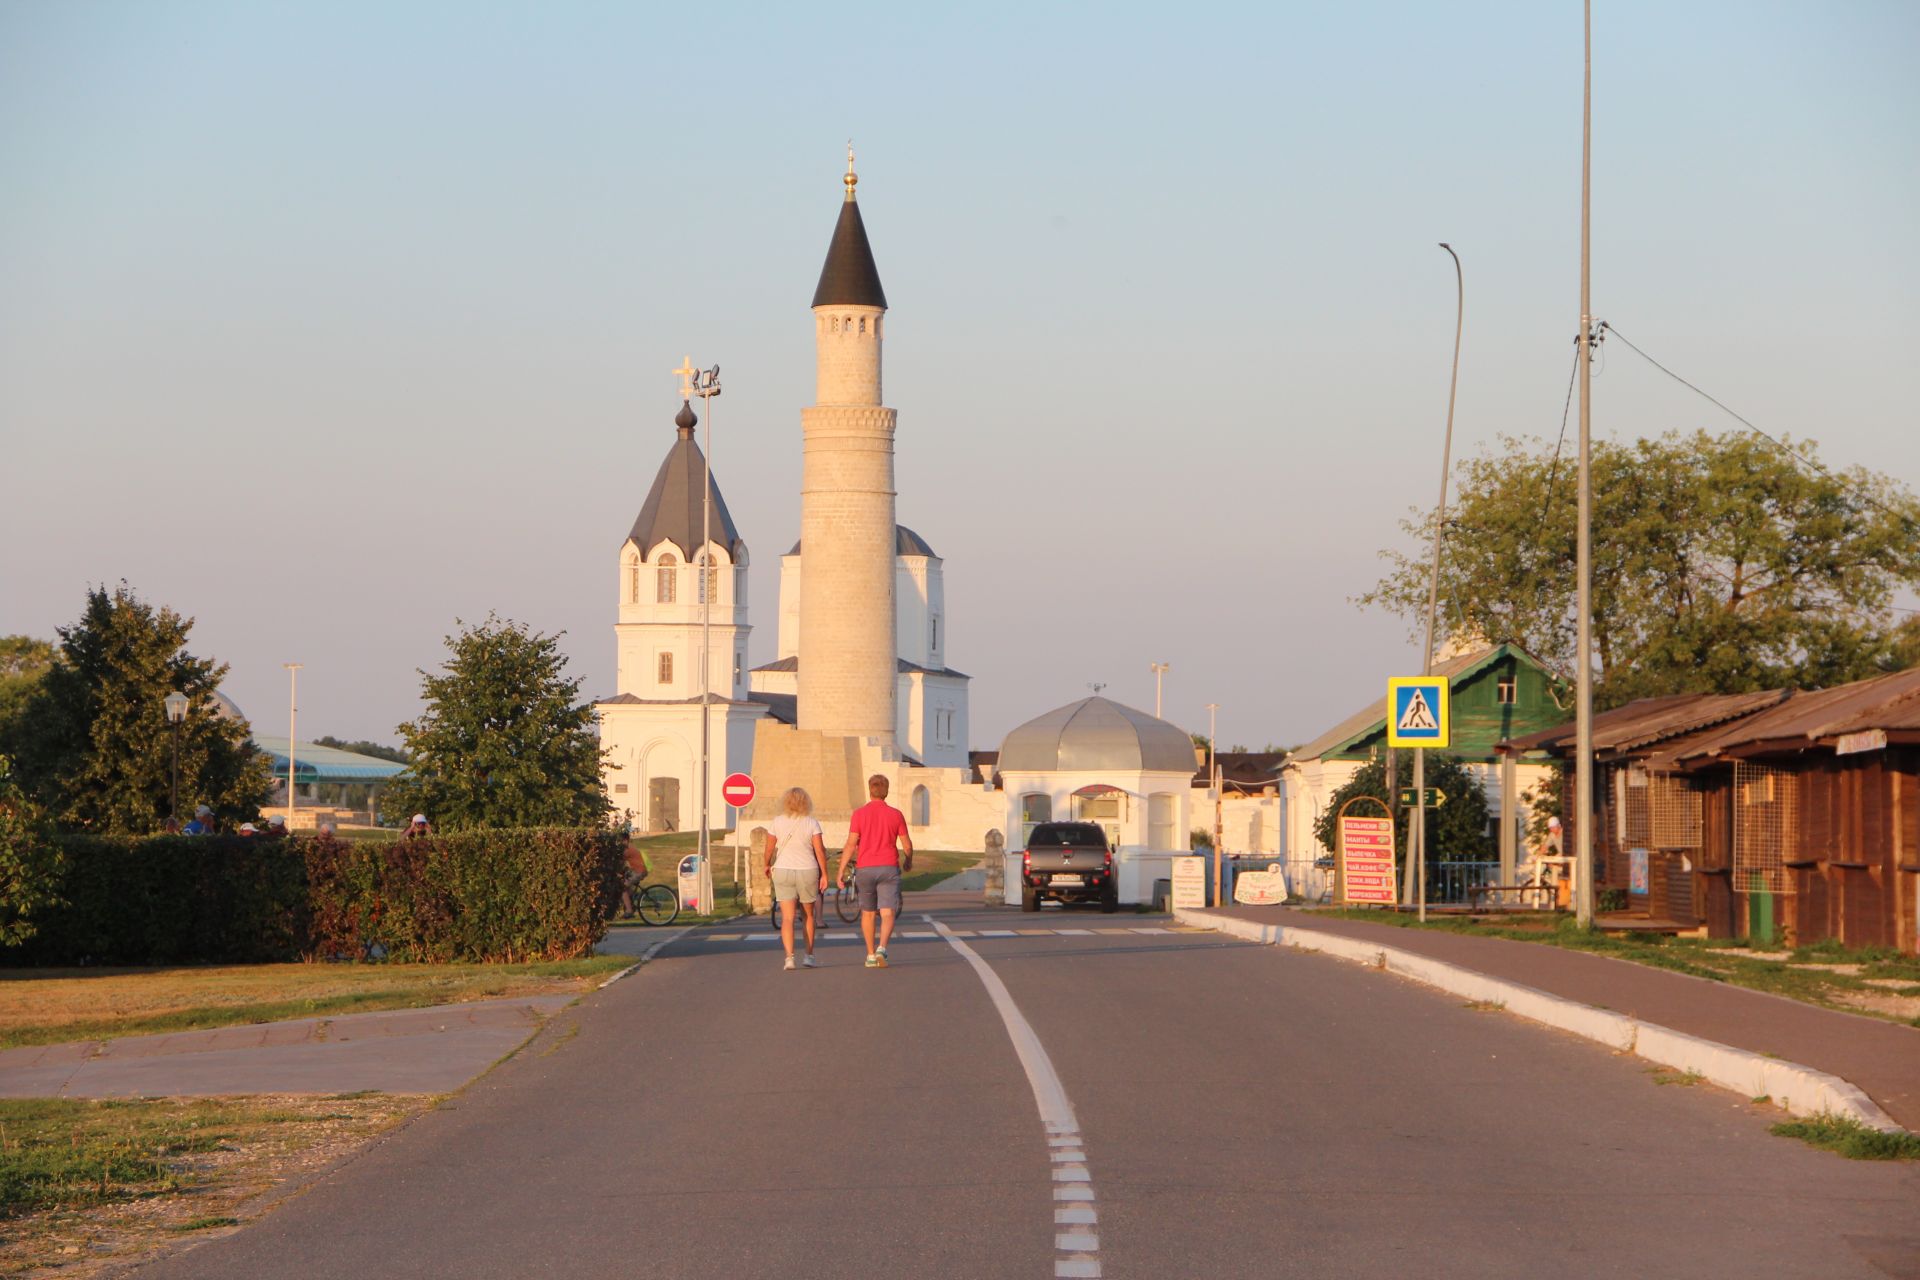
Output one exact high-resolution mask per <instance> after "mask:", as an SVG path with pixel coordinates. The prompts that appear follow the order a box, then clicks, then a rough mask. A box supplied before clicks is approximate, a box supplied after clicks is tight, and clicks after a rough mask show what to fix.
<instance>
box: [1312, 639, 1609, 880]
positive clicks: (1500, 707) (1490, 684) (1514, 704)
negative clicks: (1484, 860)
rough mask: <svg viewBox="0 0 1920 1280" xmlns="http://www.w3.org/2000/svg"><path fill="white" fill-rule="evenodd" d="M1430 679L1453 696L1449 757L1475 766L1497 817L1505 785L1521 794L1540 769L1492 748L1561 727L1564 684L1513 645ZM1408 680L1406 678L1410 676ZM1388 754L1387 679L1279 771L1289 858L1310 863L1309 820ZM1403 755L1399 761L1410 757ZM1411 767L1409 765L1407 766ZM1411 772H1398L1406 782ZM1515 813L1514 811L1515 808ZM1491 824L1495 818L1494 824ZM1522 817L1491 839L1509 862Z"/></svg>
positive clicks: (1486, 650) (1460, 660)
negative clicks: (1443, 682) (1505, 760)
mask: <svg viewBox="0 0 1920 1280" xmlns="http://www.w3.org/2000/svg"><path fill="white" fill-rule="evenodd" d="M1433 673H1434V674H1435V675H1437V676H1445V677H1446V678H1447V681H1448V687H1449V689H1450V690H1451V692H1450V695H1449V700H1450V702H1451V703H1452V715H1453V736H1452V743H1451V745H1450V746H1448V747H1447V748H1446V749H1445V752H1446V754H1447V755H1450V756H1454V757H1457V758H1458V759H1459V760H1460V761H1462V762H1463V763H1465V764H1467V765H1470V766H1475V767H1474V769H1473V772H1475V773H1476V774H1478V775H1479V777H1480V782H1481V786H1482V787H1484V788H1485V790H1486V795H1487V807H1488V809H1489V811H1490V812H1492V813H1495V814H1497V813H1499V812H1500V801H1501V798H1502V794H1503V791H1504V789H1505V788H1506V787H1509V786H1510V787H1512V788H1513V789H1514V791H1515V794H1516V796H1518V795H1523V794H1525V793H1526V792H1528V791H1529V790H1531V789H1532V788H1533V787H1534V786H1536V785H1537V784H1538V783H1539V782H1540V781H1541V780H1542V779H1543V777H1544V775H1545V770H1544V769H1542V768H1541V767H1540V766H1538V765H1519V766H1518V767H1517V769H1516V767H1515V766H1514V765H1513V764H1508V765H1507V771H1506V772H1505V773H1504V774H1503V770H1502V760H1501V757H1500V756H1499V755H1498V754H1497V753H1496V752H1495V751H1494V747H1495V746H1496V745H1497V744H1499V743H1501V742H1504V741H1506V740H1507V739H1509V738H1511V737H1513V736H1515V735H1516V734H1526V733H1534V732H1537V731H1538V730H1541V729H1549V728H1552V727H1553V726H1554V725H1557V724H1560V723H1562V722H1564V721H1565V720H1566V718H1567V709H1568V708H1569V707H1571V706H1572V705H1573V701H1572V695H1571V691H1570V689H1569V688H1568V686H1567V685H1566V682H1565V681H1563V680H1561V679H1560V678H1559V677H1557V676H1556V675H1554V673H1553V672H1552V671H1550V670H1549V669H1548V668H1547V667H1546V666H1545V664H1543V663H1542V662H1541V661H1540V660H1539V659H1538V658H1536V657H1534V656H1533V655H1532V654H1530V653H1528V652H1527V651H1526V650H1525V649H1522V648H1520V647H1519V646H1518V645H1511V644H1499V645H1491V646H1483V647H1481V648H1477V649H1472V650H1469V651H1466V652H1463V653H1458V654H1454V655H1452V656H1449V657H1447V658H1445V659H1443V660H1442V661H1440V662H1437V663H1435V664H1434V670H1433ZM1407 674H1411V673H1407ZM1386 750H1387V681H1386V676H1385V675H1382V676H1381V678H1380V682H1379V687H1378V688H1377V689H1376V690H1374V691H1373V695H1372V696H1371V697H1370V698H1369V699H1368V700H1367V702H1366V704H1365V705H1364V706H1362V707H1361V708H1360V709H1359V710H1357V711H1355V712H1354V713H1353V714H1352V715H1351V716H1348V717H1347V718H1346V719H1345V720H1342V721H1341V722H1340V723H1339V724H1337V725H1335V726H1333V727H1332V728H1331V729H1328V730H1327V731H1326V732H1325V733H1323V734H1321V735H1320V736H1319V737H1317V738H1315V739H1314V740H1313V741H1311V742H1309V743H1307V744H1306V745H1305V746H1303V747H1300V748H1298V749H1296V750H1295V751H1293V752H1292V753H1291V754H1290V755H1289V756H1288V757H1287V760H1286V762H1285V763H1284V764H1282V765H1281V766H1280V771H1279V780H1280V792H1281V825H1282V829H1283V831H1285V832H1286V839H1285V843H1284V848H1285V852H1286V855H1287V857H1288V858H1289V860H1297V859H1311V858H1312V857H1315V856H1317V854H1318V852H1319V850H1318V847H1317V846H1316V845H1315V843H1314V840H1313V835H1312V828H1313V823H1314V821H1315V820H1316V819H1317V818H1318V816H1319V814H1320V813H1321V812H1322V811H1323V810H1324V809H1325V808H1326V806H1327V803H1328V801H1329V800H1331V799H1332V797H1333V794H1334V792H1336V791H1338V790H1339V789H1340V788H1341V787H1342V786H1344V785H1346V783H1347V781H1348V780H1349V779H1351V778H1352V777H1353V775H1354V774H1355V773H1357V772H1359V770H1360V767H1361V766H1362V765H1363V764H1365V763H1366V762H1367V761H1368V760H1372V759H1375V758H1377V757H1381V756H1384V755H1385V754H1386ZM1411 754H1412V753H1411V752H1407V753H1404V755H1403V758H1406V757H1410V756H1411ZM1406 767H1407V768H1411V766H1410V765H1408V766H1406ZM1408 776H1410V775H1409V774H1402V777H1408ZM1516 813H1517V810H1516ZM1494 821H1495V822H1496V824H1497V823H1498V819H1497V818H1496V819H1495V820H1494ZM1519 821H1520V819H1519V817H1516V819H1515V827H1516V829H1515V830H1513V831H1511V832H1505V833H1503V832H1501V831H1499V830H1497V829H1496V830H1495V831H1494V832H1493V833H1492V834H1493V835H1494V836H1495V838H1496V840H1497V841H1498V843H1499V844H1500V845H1501V847H1502V849H1503V856H1511V850H1512V849H1513V847H1514V844H1513V842H1514V841H1516V840H1518V838H1519V833H1518V830H1517V827H1518V823H1519Z"/></svg>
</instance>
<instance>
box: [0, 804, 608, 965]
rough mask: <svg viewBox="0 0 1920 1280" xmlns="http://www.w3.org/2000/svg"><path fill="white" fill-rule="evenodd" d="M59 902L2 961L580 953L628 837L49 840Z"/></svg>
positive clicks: (591, 935) (450, 958)
mask: <svg viewBox="0 0 1920 1280" xmlns="http://www.w3.org/2000/svg"><path fill="white" fill-rule="evenodd" d="M59 844H60V845H61V848H62V851H63V852H64V853H65V855H66V862H65V869H64V874H63V875H62V876H61V882H60V885H59V889H58V893H59V897H60V903H59V904H58V905H57V906H54V907H51V908H43V909H42V910H41V911H39V912H36V913H35V914H36V923H37V924H38V926H39V927H38V932H37V933H36V934H35V935H34V937H33V938H31V939H30V940H28V941H27V942H26V943H25V944H23V945H21V946H18V947H13V948H6V949H0V963H6V964H63V965H74V964H116V965H152V964H194V963H216V964H249V963H260V962H269V961H289V960H316V959H360V958H363V957H364V956H366V955H367V954H368V953H369V949H370V947H371V945H372V944H376V943H377V944H379V947H380V948H382V949H383V950H381V951H376V952H373V954H376V955H381V954H383V955H384V956H385V958H387V959H390V960H400V961H423V962H431V963H447V962H455V961H464V962H482V963H489V962H520V961H529V960H566V959H572V958H574V957H577V956H584V955H587V954H590V953H591V951H592V950H593V946H594V944H595V943H596V942H598V941H599V940H600V938H601V937H602V936H604V934H605V932H606V921H607V917H608V916H609V915H610V914H611V912H612V910H613V907H614V906H615V904H616V903H617V902H618V900H619V895H620V884H621V878H622V874H623V871H624V869H625V865H626V864H625V859H624V853H625V848H626V841H625V837H624V836H622V835H619V834H617V833H614V832H611V831H605V830H547V829H541V830H504V831H503V830H487V831H470V832H462V833H459V834H455V835H447V836H433V837H429V838H426V839H421V840H398V839H396V840H395V841H394V842H392V843H390V844H389V843H384V842H379V841H371V840H367V841H345V840H338V839H335V838H333V837H331V836H324V835H323V836H295V837H288V838H285V839H274V838H272V837H251V838H248V837H240V836H191V837H189V836H157V837H145V838H130V839H116V838H109V837H99V836H71V837H63V838H60V839H59Z"/></svg>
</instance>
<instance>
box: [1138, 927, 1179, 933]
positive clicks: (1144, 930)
mask: <svg viewBox="0 0 1920 1280" xmlns="http://www.w3.org/2000/svg"><path fill="white" fill-rule="evenodd" d="M1127 932H1128V933H1172V932H1173V930H1171V929H1159V928H1154V929H1129V930H1127Z"/></svg>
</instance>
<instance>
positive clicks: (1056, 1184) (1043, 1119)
mask: <svg viewBox="0 0 1920 1280" xmlns="http://www.w3.org/2000/svg"><path fill="white" fill-rule="evenodd" d="M920 918H921V919H923V920H925V921H926V922H927V923H928V924H930V925H932V926H933V928H934V931H935V932H936V933H937V934H939V936H940V937H942V938H945V939H946V940H947V945H948V946H950V947H952V948H953V949H954V950H955V951H957V952H959V953H960V958H961V959H963V960H965V961H966V962H967V964H968V965H970V966H972V968H973V972H974V974H975V976H977V977H978V978H979V979H980V985H981V986H983V987H985V988H986V989H987V998H988V999H990V1000H992V1001H993V1007H994V1010H995V1012H997V1013H998V1014H999V1015H1000V1021H1001V1023H1002V1024H1003V1025H1004V1026H1005V1027H1006V1029H1007V1038H1008V1039H1010V1040H1012V1041H1013V1051H1014V1053H1015V1055H1016V1056H1018V1057H1019V1059H1020V1066H1021V1067H1022V1068H1023V1069H1024V1070H1025V1071H1026V1073H1027V1087H1028V1088H1030V1089H1032V1090H1033V1103H1034V1106H1035V1107H1037V1108H1038V1109H1039V1111H1040V1123H1041V1124H1042V1125H1043V1126H1044V1127H1045V1128H1046V1131H1047V1147H1048V1149H1049V1155H1050V1156H1051V1159H1052V1162H1053V1166H1054V1167H1053V1199H1054V1202H1055V1204H1067V1205H1068V1206H1069V1207H1068V1208H1057V1209H1055V1210H1054V1225H1056V1226H1062V1225H1066V1226H1071V1227H1072V1230H1069V1231H1061V1232H1056V1233H1055V1235H1054V1237H1053V1243H1054V1259H1053V1274H1054V1276H1055V1277H1056V1280H1057V1278H1058V1277H1062V1276H1073V1277H1097V1276H1099V1274H1100V1234H1099V1231H1098V1229H1097V1227H1096V1225H1095V1224H1096V1223H1097V1221H1098V1219H1097V1217H1096V1215H1095V1213H1094V1211H1093V1199H1094V1197H1093V1175H1092V1173H1090V1172H1089V1171H1088V1169H1087V1153H1086V1148H1085V1146H1084V1144H1083V1143H1082V1141H1081V1138H1080V1121H1079V1119H1078V1118H1077V1117H1076V1116H1075V1115H1074V1113H1073V1103H1072V1102H1071V1101H1069V1100H1068V1098H1067V1086H1066V1085H1065V1084H1064V1083H1063V1082H1062V1081H1061V1079H1060V1073H1059V1072H1058V1071H1056V1070H1054V1067H1053V1059H1052V1058H1049V1057H1048V1056H1047V1050H1046V1046H1044V1045H1042V1044H1041V1043H1040V1037H1039V1035H1037V1034H1036V1033H1035V1032H1034V1029H1033V1024H1032V1023H1030V1022H1028V1021H1027V1016H1026V1015H1025V1014H1023V1013H1021V1012H1020V1006H1019V1005H1017V1004H1015V1003H1014V1002H1013V994H1012V993H1011V992H1009V991H1008V990H1007V984H1006V983H1004V982H1002V981H1000V975H999V974H997V973H995V972H994V971H993V968H992V966H990V965H989V964H988V963H987V962H986V961H985V960H982V959H981V958H980V953H979V952H977V951H975V950H974V949H973V948H972V947H970V946H968V945H967V944H966V943H964V942H962V941H960V939H959V938H958V937H957V936H956V935H955V934H954V932H953V930H951V929H949V928H947V926H945V925H943V924H941V923H940V922H939V921H938V920H935V919H934V918H933V917H932V916H922V917H920ZM1062 1213H1073V1214H1075V1216H1074V1217H1071V1218H1062V1217H1061V1216H1060V1215H1061V1214H1062ZM1082 1214H1084V1217H1082V1216H1080V1215H1082Z"/></svg>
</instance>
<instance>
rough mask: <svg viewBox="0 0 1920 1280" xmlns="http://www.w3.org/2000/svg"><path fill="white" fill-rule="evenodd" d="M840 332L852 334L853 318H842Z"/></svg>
mask: <svg viewBox="0 0 1920 1280" xmlns="http://www.w3.org/2000/svg"><path fill="white" fill-rule="evenodd" d="M840 331H841V332H842V333H852V332H853V317H852V316H841V317H840Z"/></svg>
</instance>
